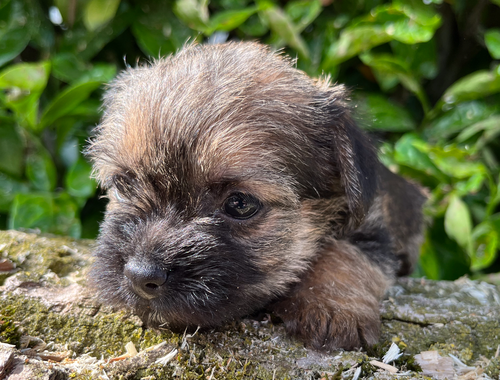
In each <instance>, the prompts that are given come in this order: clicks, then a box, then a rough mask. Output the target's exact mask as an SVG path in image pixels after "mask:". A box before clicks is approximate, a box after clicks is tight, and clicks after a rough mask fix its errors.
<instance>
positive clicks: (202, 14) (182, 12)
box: [174, 0, 208, 32]
mask: <svg viewBox="0 0 500 380" xmlns="http://www.w3.org/2000/svg"><path fill="white" fill-rule="evenodd" d="M174 12H175V14H176V15H177V17H179V18H180V19H181V20H182V21H183V22H184V23H185V24H186V25H187V26H189V27H190V28H191V29H195V30H198V31H200V32H203V31H204V30H205V28H206V27H207V23H208V0H177V1H176V2H175V5H174Z"/></svg>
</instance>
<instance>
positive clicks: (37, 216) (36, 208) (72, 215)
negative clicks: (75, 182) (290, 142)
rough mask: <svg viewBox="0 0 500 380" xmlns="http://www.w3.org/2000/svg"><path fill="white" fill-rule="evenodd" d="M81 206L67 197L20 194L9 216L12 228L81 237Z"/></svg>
mask: <svg viewBox="0 0 500 380" xmlns="http://www.w3.org/2000/svg"><path fill="white" fill-rule="evenodd" d="M78 212H79V209H78V206H77V204H76V203H75V202H74V201H73V200H72V199H71V197H70V196H69V195H68V194H65V193H61V194H57V195H55V194H52V193H30V194H21V193H20V194H17V195H16V196H15V198H14V201H13V203H12V207H11V212H10V215H9V228H10V229H20V228H32V229H35V228H38V229H40V231H42V232H49V233H54V234H60V235H69V236H72V237H74V238H79V237H80V234H81V225H80V221H79V219H78Z"/></svg>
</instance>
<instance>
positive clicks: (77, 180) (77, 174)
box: [65, 157, 97, 198]
mask: <svg viewBox="0 0 500 380" xmlns="http://www.w3.org/2000/svg"><path fill="white" fill-rule="evenodd" d="M91 172H92V166H90V165H89V163H88V162H87V161H85V160H84V159H83V158H82V157H80V158H79V159H78V160H77V161H76V162H75V163H74V164H73V166H71V168H70V169H69V171H68V174H67V175H66V179H65V181H66V190H67V191H68V193H69V194H70V195H72V196H74V197H80V198H89V197H91V196H92V195H94V193H95V191H96V189H97V184H96V183H95V181H94V180H93V179H91V178H90V174H91Z"/></svg>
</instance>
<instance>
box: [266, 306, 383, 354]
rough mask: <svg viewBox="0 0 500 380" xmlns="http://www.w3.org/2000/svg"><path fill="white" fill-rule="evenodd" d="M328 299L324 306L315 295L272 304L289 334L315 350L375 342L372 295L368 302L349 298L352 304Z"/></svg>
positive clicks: (376, 316) (375, 314)
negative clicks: (309, 297)
mask: <svg viewBox="0 0 500 380" xmlns="http://www.w3.org/2000/svg"><path fill="white" fill-rule="evenodd" d="M328 301H329V302H328V304H326V305H325V304H324V303H320V302H321V301H319V300H318V299H317V298H316V297H311V299H309V300H308V299H304V298H303V299H299V298H297V297H292V298H289V299H285V300H283V301H281V302H279V303H277V304H275V305H274V311H275V313H276V314H277V315H278V316H279V317H280V318H281V319H282V320H283V321H284V322H285V326H286V329H287V332H288V333H289V334H291V335H293V336H295V337H297V338H298V339H300V340H301V341H303V342H304V343H305V344H306V346H308V347H311V348H314V349H316V350H322V351H324V350H333V349H338V348H344V349H346V350H352V349H355V348H360V347H363V346H367V345H373V344H375V343H377V341H378V337H379V330H380V320H379V312H378V307H377V305H378V302H377V300H376V299H375V298H373V299H372V300H371V301H373V302H369V303H370V305H368V304H366V303H365V302H364V301H366V300H354V299H353V300H351V302H353V303H354V304H352V305H346V304H345V303H343V304H339V303H337V302H335V301H333V300H328ZM374 306H375V307H374Z"/></svg>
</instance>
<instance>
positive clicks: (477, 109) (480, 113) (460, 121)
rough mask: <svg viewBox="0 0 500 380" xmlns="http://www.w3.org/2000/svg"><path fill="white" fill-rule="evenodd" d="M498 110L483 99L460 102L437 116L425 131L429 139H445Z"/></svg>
mask: <svg viewBox="0 0 500 380" xmlns="http://www.w3.org/2000/svg"><path fill="white" fill-rule="evenodd" d="M496 110H497V109H496V108H495V107H491V106H488V105H486V104H485V103H484V102H481V101H472V102H465V103H460V104H458V105H457V106H455V107H452V108H451V109H449V110H448V111H446V112H445V113H444V114H442V115H441V116H439V117H437V118H435V119H434V120H433V121H432V122H431V123H430V124H429V125H428V126H427V127H426V128H425V131H424V133H425V135H426V137H427V138H428V139H429V140H433V141H445V140H447V139H448V138H449V137H451V136H452V135H454V134H456V133H458V132H461V131H462V130H464V129H465V128H467V127H469V126H472V125H474V124H476V123H479V122H482V121H483V120H486V119H488V118H489V117H490V116H491V115H492V114H494V113H495V111H496ZM462 141H463V140H462Z"/></svg>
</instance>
